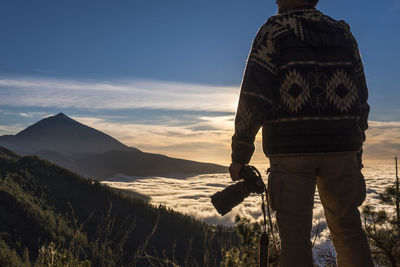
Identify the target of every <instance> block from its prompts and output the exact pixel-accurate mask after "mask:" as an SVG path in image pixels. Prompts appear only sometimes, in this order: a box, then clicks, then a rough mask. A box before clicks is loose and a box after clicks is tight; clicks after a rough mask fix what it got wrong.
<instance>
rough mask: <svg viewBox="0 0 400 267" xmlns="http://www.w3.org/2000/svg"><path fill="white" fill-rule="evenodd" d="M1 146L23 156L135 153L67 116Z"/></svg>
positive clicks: (28, 130)
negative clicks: (49, 153)
mask: <svg viewBox="0 0 400 267" xmlns="http://www.w3.org/2000/svg"><path fill="white" fill-rule="evenodd" d="M0 144H1V145H3V146H5V147H7V148H9V149H12V150H14V151H16V152H18V153H20V154H23V155H25V154H33V153H36V152H37V151H39V150H51V151H55V152H57V153H61V154H71V153H72V154H77V153H87V154H92V153H102V152H105V151H108V150H114V149H118V150H130V149H132V148H129V147H127V146H125V145H124V144H122V143H121V142H119V141H118V140H116V139H114V138H112V137H111V136H109V135H107V134H105V133H103V132H100V131H98V130H96V129H93V128H91V127H89V126H86V125H84V124H81V123H79V122H77V121H75V120H73V119H71V118H69V117H68V116H66V115H65V114H63V113H59V114H57V115H55V116H51V117H48V118H45V119H42V120H40V121H39V122H37V123H35V124H33V125H31V126H29V127H28V128H26V129H24V130H23V131H21V132H19V133H18V134H16V135H6V136H1V137H0Z"/></svg>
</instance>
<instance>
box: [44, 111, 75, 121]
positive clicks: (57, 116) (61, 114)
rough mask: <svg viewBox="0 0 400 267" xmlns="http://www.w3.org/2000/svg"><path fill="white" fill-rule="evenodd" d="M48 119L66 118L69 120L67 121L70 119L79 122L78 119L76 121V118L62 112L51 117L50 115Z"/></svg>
mask: <svg viewBox="0 0 400 267" xmlns="http://www.w3.org/2000/svg"><path fill="white" fill-rule="evenodd" d="M48 119H52V120H54V119H55V120H64V121H65V120H67V121H70V122H77V121H75V120H74V119H71V118H70V117H68V116H67V115H65V114H64V113H62V112H60V113H58V114H57V115H54V116H50V117H48Z"/></svg>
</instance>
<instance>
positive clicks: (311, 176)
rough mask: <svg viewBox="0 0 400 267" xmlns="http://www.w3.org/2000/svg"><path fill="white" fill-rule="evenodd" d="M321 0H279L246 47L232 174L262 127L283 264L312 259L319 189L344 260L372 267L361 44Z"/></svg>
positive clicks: (248, 153) (308, 262) (340, 262)
mask: <svg viewBox="0 0 400 267" xmlns="http://www.w3.org/2000/svg"><path fill="white" fill-rule="evenodd" d="M317 2H318V0H278V1H277V4H278V7H279V14H278V15H276V16H273V17H271V18H269V19H268V21H267V22H266V23H265V24H264V25H263V26H262V27H261V28H260V30H259V31H258V33H257V35H256V37H255V39H254V41H253V45H252V49H251V52H250V55H249V57H248V62H247V66H246V70H245V74H244V77H243V81H242V86H241V93H240V99H239V104H238V109H237V113H236V119H235V134H234V136H233V137H232V164H231V166H230V168H229V169H230V173H231V178H232V179H233V180H236V179H238V174H239V170H240V168H241V167H242V166H243V164H247V163H249V161H250V159H251V156H252V154H253V152H254V139H255V136H256V134H257V132H258V131H259V129H260V128H261V127H262V128H263V131H262V132H263V149H264V152H265V154H266V156H267V157H269V159H270V164H271V174H270V176H269V178H268V180H269V181H268V189H269V193H270V198H271V206H272V208H273V209H274V210H275V211H276V216H277V223H278V227H279V235H280V238H281V242H282V243H281V255H280V266H304V267H307V266H312V262H313V260H312V251H311V242H310V232H311V226H312V216H313V215H312V209H313V203H314V192H315V188H316V186H317V187H318V191H319V194H320V199H321V203H322V205H323V207H324V211H325V216H326V219H327V223H328V227H329V230H330V233H331V236H332V241H333V244H334V247H335V250H336V253H337V263H338V265H339V267H341V266H358V267H368V266H373V263H372V259H371V254H370V250H369V247H368V243H367V239H366V236H365V233H364V232H363V230H362V227H361V220H360V214H359V211H358V209H357V207H358V206H360V205H361V204H362V203H363V201H364V199H365V194H366V192H365V189H366V186H365V180H364V177H363V175H362V173H361V169H362V163H361V155H362V145H363V142H364V141H365V130H366V129H367V128H368V124H367V119H368V113H369V105H368V104H367V98H368V91H367V86H366V80H365V76H364V70H363V65H362V61H361V58H360V54H359V51H358V46H357V42H356V40H355V39H354V37H353V35H352V34H351V32H350V27H349V26H348V25H347V24H346V23H345V22H344V21H336V20H334V19H332V18H330V17H328V16H326V15H324V14H323V13H322V12H320V11H318V10H317V9H316V8H315V6H316V4H317Z"/></svg>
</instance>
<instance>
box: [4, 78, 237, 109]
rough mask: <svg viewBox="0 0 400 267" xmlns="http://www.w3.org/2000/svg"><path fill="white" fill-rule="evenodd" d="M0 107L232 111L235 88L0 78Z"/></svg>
mask: <svg viewBox="0 0 400 267" xmlns="http://www.w3.org/2000/svg"><path fill="white" fill-rule="evenodd" d="M0 89H1V90H0V105H10V106H30V107H60V108H68V107H75V108H88V109H127V108H152V109H170V110H203V111H228V112H233V111H234V110H235V106H236V104H237V98H238V93H239V92H238V88H234V87H223V86H211V85H196V84H185V83H174V82H161V81H131V82H128V81H127V82H113V81H109V82H98V81H72V80H52V79H33V78H31V79H27V78H18V79H5V78H3V79H1V78H0Z"/></svg>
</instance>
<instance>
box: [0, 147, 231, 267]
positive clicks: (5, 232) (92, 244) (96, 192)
mask: <svg viewBox="0 0 400 267" xmlns="http://www.w3.org/2000/svg"><path fill="white" fill-rule="evenodd" d="M0 163H1V168H0V243H1V242H3V243H2V244H3V245H4V244H6V245H7V246H8V248H7V249H4V250H7V251H9V250H10V251H11V250H14V251H16V252H17V253H18V255H20V257H22V256H21V255H22V254H23V252H24V250H25V249H26V248H27V249H28V251H29V257H30V260H31V261H35V259H36V258H37V256H38V251H39V249H40V247H41V246H43V245H46V244H49V243H50V242H54V243H55V244H57V245H59V246H60V250H61V248H62V249H67V250H68V251H70V250H71V251H72V252H71V253H72V254H73V255H74V257H78V258H79V260H85V259H89V260H90V261H91V262H92V264H94V266H98V264H100V262H102V261H104V260H106V258H107V257H110V258H112V260H113V261H114V262H113V264H117V265H121V264H123V265H132V260H133V258H132V257H133V255H134V254H135V252H136V251H137V249H138V247H139V246H140V245H141V244H143V243H144V241H145V240H146V237H147V236H148V235H149V233H150V232H151V230H152V227H153V225H154V223H155V222H156V221H157V216H159V218H160V219H159V223H158V227H157V229H156V231H155V233H154V235H153V236H152V237H151V239H150V241H149V244H148V246H147V249H146V251H147V252H148V253H150V254H151V255H155V254H157V255H158V256H161V257H163V256H162V255H163V251H165V253H166V256H167V257H168V258H170V259H171V258H172V256H173V255H172V253H173V250H174V249H175V256H174V257H175V259H176V261H177V262H178V263H181V264H183V263H184V261H185V259H186V258H187V257H188V255H189V253H191V255H190V257H191V260H196V261H197V262H198V263H199V264H200V266H201V265H202V264H201V263H202V262H203V259H204V255H209V257H210V259H212V261H213V262H215V265H214V264H211V265H210V266H217V265H218V264H217V263H218V262H219V260H220V259H221V247H223V246H227V244H228V239H230V238H231V235H232V234H231V233H228V232H226V230H224V229H227V228H222V227H211V226H209V225H207V224H204V223H201V222H199V221H197V220H195V219H193V218H191V217H189V216H185V215H182V214H179V213H177V212H174V211H172V210H169V209H166V208H163V207H159V208H156V207H153V206H151V205H149V204H147V203H146V202H144V201H142V200H139V199H132V198H125V197H122V196H121V195H120V194H117V193H115V192H114V191H113V190H111V189H110V188H109V187H107V186H103V185H101V184H100V183H98V182H96V181H94V180H88V179H84V178H83V177H80V176H78V175H75V174H73V173H72V172H70V171H68V170H66V169H63V168H61V167H58V166H56V165H54V164H51V163H49V162H47V161H43V160H41V159H39V158H37V157H35V156H27V157H21V158H19V157H18V156H17V155H15V154H12V153H11V152H9V151H8V150H6V149H3V148H0ZM110 207H112V208H111V213H110V214H109V215H108V216H107V213H108V211H109V208H110ZM158 214H159V215H158ZM74 220H76V221H75V223H74ZM132 225H133V226H134V228H133V231H132V232H131V233H130V232H129V227H130V226H132ZM80 227H81V230H80V231H77V228H80ZM99 228H100V230H101V229H103V228H104V229H105V230H106V231H107V232H106V233H104V234H103V235H102V234H100V235H99V233H102V231H100V232H99ZM104 229H103V230H104ZM224 231H225V233H224ZM124 233H128V235H127V238H126V243H124V244H123V246H122V247H121V249H122V252H123V253H122V255H121V258H120V259H117V258H113V257H114V256H113V255H114V254H115V253H119V252H121V249H120V248H118V246H119V245H118V244H120V242H121V240H122V241H123V240H124V238H123V236H124ZM233 235H234V234H233ZM106 237H107V238H108V239H109V240H108V239H107V238H106ZM107 240H108V241H107ZM106 241H107V242H108V243H107V242H106ZM99 242H100V243H99ZM101 242H106V243H107V244H108V245H107V247H108V248H109V249H110V250H111V252H112V253H111V252H110V253H111V254H107V253H99V251H98V250H99V249H100V248H101V247H102V245H104V243H101ZM174 244H176V247H175V248H174ZM0 245H1V244H0ZM77 246H78V247H79V249H77ZM71 247H73V248H72V249H70V248H71ZM74 249H77V250H76V251H75V250H74ZM79 251H81V252H79ZM118 251H119V252H118ZM2 252H4V251H3V250H2V248H1V246H0V265H1V260H2V258H1V254H2ZM10 253H11V252H10ZM85 255H86V256H85ZM138 263H139V265H140V266H148V263H147V264H146V263H145V262H144V261H143V260H141V261H138ZM111 265H112V264H111Z"/></svg>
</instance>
